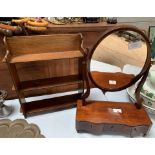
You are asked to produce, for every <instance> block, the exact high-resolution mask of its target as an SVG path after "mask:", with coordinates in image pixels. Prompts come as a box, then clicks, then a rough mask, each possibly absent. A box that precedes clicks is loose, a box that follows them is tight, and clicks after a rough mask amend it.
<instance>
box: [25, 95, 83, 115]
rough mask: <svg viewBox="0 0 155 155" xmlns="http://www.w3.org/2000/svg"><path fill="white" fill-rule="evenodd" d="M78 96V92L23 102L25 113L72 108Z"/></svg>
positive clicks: (31, 113) (33, 113)
mask: <svg viewBox="0 0 155 155" xmlns="http://www.w3.org/2000/svg"><path fill="white" fill-rule="evenodd" d="M79 98H80V94H72V95H67V96H61V97H56V98H51V99H44V100H39V101H32V102H28V103H24V104H23V106H24V108H25V109H26V115H35V114H38V113H45V112H51V111H53V112H54V111H57V110H64V109H68V108H73V107H75V106H76V100H77V99H79Z"/></svg>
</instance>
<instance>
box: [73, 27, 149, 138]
mask: <svg viewBox="0 0 155 155" xmlns="http://www.w3.org/2000/svg"><path fill="white" fill-rule="evenodd" d="M120 30H132V31H135V32H137V33H139V34H141V35H142V36H143V38H144V39H145V41H146V44H147V57H146V62H145V65H144V67H143V69H142V71H141V72H140V73H139V74H138V75H137V76H134V75H132V74H125V73H119V72H116V73H106V72H98V71H93V72H91V71H90V62H91V59H92V55H93V53H94V51H95V49H96V47H97V46H98V44H99V43H100V42H101V41H102V40H103V39H104V38H105V37H107V36H108V35H110V34H111V33H113V32H116V31H120ZM88 50H89V52H88V54H87V56H86V60H85V62H86V63H84V64H83V72H82V73H83V79H84V82H85V84H86V91H85V92H84V93H83V94H82V97H81V98H82V99H81V100H79V101H78V102H77V113H76V130H77V131H78V132H90V133H93V134H102V133H106V132H108V133H121V134H122V133H123V134H128V135H130V136H131V137H133V136H136V135H139V134H143V135H144V136H145V135H146V134H147V133H148V131H149V129H150V127H151V125H152V122H151V120H150V118H149V116H148V114H147V113H146V112H145V109H144V107H143V106H142V98H141V97H140V90H141V88H142V86H143V84H144V82H145V79H146V77H147V75H148V71H149V68H150V62H151V49H150V44H149V40H148V38H147V36H146V35H145V34H144V33H143V32H142V31H140V30H139V29H137V28H136V27H133V26H119V27H115V28H111V29H110V30H108V31H107V32H105V33H103V34H102V36H101V38H100V39H99V40H98V41H97V42H96V44H95V45H94V47H93V48H92V49H91V50H90V49H88ZM140 78H141V79H140ZM139 79H140V82H139V83H138V86H137V89H136V92H135V93H136V94H135V96H136V99H137V101H136V103H134V104H132V103H125V102H110V101H109V102H108V101H88V100H87V101H86V99H87V97H88V96H89V94H90V88H91V82H92V83H93V84H94V87H97V88H99V89H101V90H102V92H103V93H105V92H106V91H119V90H122V89H125V88H127V87H129V86H131V85H133V84H134V83H135V82H137V81H138V80H139ZM109 80H110V81H109ZM110 82H112V83H110Z"/></svg>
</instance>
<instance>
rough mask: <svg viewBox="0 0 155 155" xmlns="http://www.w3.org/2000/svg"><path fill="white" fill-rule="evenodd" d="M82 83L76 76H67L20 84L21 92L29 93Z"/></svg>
mask: <svg viewBox="0 0 155 155" xmlns="http://www.w3.org/2000/svg"><path fill="white" fill-rule="evenodd" d="M79 83H82V80H80V78H79V76H78V75H69V76H64V77H55V78H47V79H38V80H31V81H23V82H21V88H20V90H21V91H30V90H36V89H43V88H49V87H50V88H52V87H59V86H67V85H73V84H79Z"/></svg>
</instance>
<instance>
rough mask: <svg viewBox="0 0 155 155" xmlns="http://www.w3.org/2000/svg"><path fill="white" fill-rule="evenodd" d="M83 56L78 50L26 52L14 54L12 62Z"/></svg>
mask: <svg viewBox="0 0 155 155" xmlns="http://www.w3.org/2000/svg"><path fill="white" fill-rule="evenodd" d="M82 56H83V55H82V53H81V52H80V51H78V50H77V51H65V52H52V53H39V54H24V55H14V56H12V58H11V59H10V63H18V62H32V61H44V60H55V59H67V58H78V57H82Z"/></svg>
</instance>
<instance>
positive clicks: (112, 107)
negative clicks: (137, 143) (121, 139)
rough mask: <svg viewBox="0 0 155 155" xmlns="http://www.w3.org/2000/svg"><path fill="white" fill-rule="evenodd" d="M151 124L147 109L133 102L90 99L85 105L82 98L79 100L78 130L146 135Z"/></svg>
mask: <svg viewBox="0 0 155 155" xmlns="http://www.w3.org/2000/svg"><path fill="white" fill-rule="evenodd" d="M151 125H152V122H151V120H150V118H149V116H148V114H147V113H146V111H145V109H144V108H143V107H142V108H141V109H137V108H136V106H135V105H134V104H133V103H122V102H121V103H118V102H109V101H89V102H87V103H86V105H85V106H83V105H82V101H81V100H78V102H77V112H76V130H77V132H86V133H92V134H95V135H101V134H105V133H106V134H121V135H127V136H130V137H135V136H139V135H142V136H146V135H147V133H148V131H149V129H150V128H151Z"/></svg>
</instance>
